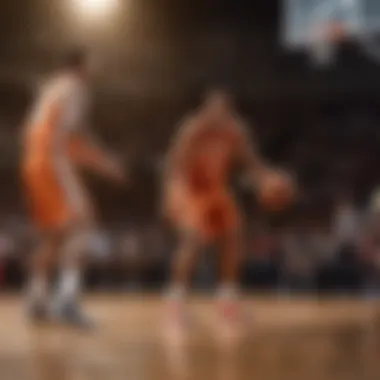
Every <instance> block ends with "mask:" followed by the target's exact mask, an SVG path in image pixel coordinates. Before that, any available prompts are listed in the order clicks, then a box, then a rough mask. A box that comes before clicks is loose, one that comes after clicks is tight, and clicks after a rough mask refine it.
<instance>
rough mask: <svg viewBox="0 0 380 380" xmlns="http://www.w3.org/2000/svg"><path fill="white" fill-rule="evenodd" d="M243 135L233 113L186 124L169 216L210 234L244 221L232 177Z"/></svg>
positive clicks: (171, 181)
mask: <svg viewBox="0 0 380 380" xmlns="http://www.w3.org/2000/svg"><path fill="white" fill-rule="evenodd" d="M186 129H187V130H186ZM241 139H242V133H241V129H240V128H239V127H237V122H236V120H235V119H233V118H232V117H231V120H225V119H224V120H220V119H215V120H213V119H207V118H205V117H202V116H199V117H198V118H197V119H194V120H192V121H191V122H190V123H189V125H188V127H185V130H184V131H183V137H182V138H181V137H179V141H178V142H177V145H176V146H175V147H174V153H173V155H172V157H171V160H172V162H171V168H170V169H169V176H168V187H167V193H166V196H167V205H168V213H169V217H170V218H171V220H172V221H173V222H174V223H175V224H176V225H177V226H179V227H180V228H181V229H186V230H194V231H196V232H197V233H200V234H201V235H202V237H203V238H205V239H207V240H211V239H215V238H217V237H220V236H221V235H222V234H224V233H227V232H229V231H232V230H234V229H236V228H238V227H239V225H240V219H241V218H240V213H239V210H238V207H237V204H236V202H235V200H234V197H233V195H232V194H231V191H230V189H229V177H230V174H231V166H232V164H234V162H235V160H236V158H237V157H238V154H239V152H238V150H239V147H240V146H241V145H240V143H241Z"/></svg>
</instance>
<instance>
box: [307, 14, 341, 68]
mask: <svg viewBox="0 0 380 380" xmlns="http://www.w3.org/2000/svg"><path fill="white" fill-rule="evenodd" d="M346 32H347V29H346V26H345V25H344V23H341V22H336V21H329V22H323V23H321V24H319V25H317V26H316V27H315V28H313V29H312V33H311V34H310V39H309V52H310V57H311V59H312V63H313V64H315V65H316V66H329V65H331V64H333V63H334V62H335V58H336V47H337V45H338V44H339V43H341V42H342V41H343V40H344V39H345V38H346V36H347V33H346Z"/></svg>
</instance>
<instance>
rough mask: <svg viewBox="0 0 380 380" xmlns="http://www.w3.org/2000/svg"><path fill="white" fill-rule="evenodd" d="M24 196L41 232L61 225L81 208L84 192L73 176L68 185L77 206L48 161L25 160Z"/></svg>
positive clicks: (68, 222) (68, 221) (63, 225)
mask: <svg viewBox="0 0 380 380" xmlns="http://www.w3.org/2000/svg"><path fill="white" fill-rule="evenodd" d="M23 180H24V186H25V189H26V198H27V202H28V206H29V210H30V213H31V217H32V220H33V221H34V222H35V224H36V226H37V228H38V229H40V230H42V231H49V230H56V229H59V228H63V227H65V226H67V225H69V224H70V223H71V222H73V221H74V220H75V218H76V215H77V214H78V213H79V212H80V211H81V210H83V204H84V203H83V200H84V193H83V188H82V186H81V184H80V182H79V180H78V179H77V178H75V177H73V176H72V178H70V179H68V180H69V181H71V183H70V184H69V186H70V187H71V189H72V191H73V192H76V195H74V197H76V203H77V204H76V205H75V200H74V199H73V196H72V195H70V194H69V189H68V187H67V186H65V184H64V181H63V178H62V176H61V177H60V175H59V174H58V173H57V171H56V169H55V167H54V165H53V164H52V162H51V160H50V161H49V160H46V159H45V160H38V161H36V160H34V162H32V161H29V162H26V163H25V165H24V168H23Z"/></svg>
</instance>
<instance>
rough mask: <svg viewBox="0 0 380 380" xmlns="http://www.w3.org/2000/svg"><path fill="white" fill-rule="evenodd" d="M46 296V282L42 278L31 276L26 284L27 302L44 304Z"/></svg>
mask: <svg viewBox="0 0 380 380" xmlns="http://www.w3.org/2000/svg"><path fill="white" fill-rule="evenodd" d="M47 296H48V281H47V280H46V278H45V277H44V276H40V275H38V276H32V277H31V279H30V282H29V284H28V289H27V297H28V302H29V303H30V304H32V305H34V304H44V303H45V302H46V301H47Z"/></svg>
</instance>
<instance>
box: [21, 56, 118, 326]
mask: <svg viewBox="0 0 380 380" xmlns="http://www.w3.org/2000/svg"><path fill="white" fill-rule="evenodd" d="M91 66H92V65H91V62H90V59H89V56H88V54H87V53H86V52H84V51H82V50H79V49H78V50H75V51H73V52H71V53H70V54H69V55H68V56H67V58H66V59H65V62H64V64H63V67H62V68H61V70H60V71H59V72H58V73H56V74H55V75H53V76H52V78H51V79H50V80H49V81H48V82H47V84H46V85H45V86H44V87H43V89H42V91H41V93H40V94H39V96H38V98H37V100H36V102H35V104H34V106H33V108H32V112H31V114H30V115H29V117H28V120H27V125H26V129H25V132H24V133H25V136H24V146H23V159H22V176H23V180H24V185H25V189H26V196H27V201H28V204H29V209H30V213H31V218H32V220H33V222H34V223H35V226H36V228H37V229H38V231H39V233H40V243H39V246H38V248H37V250H36V252H35V253H34V255H33V260H32V263H31V267H30V279H29V284H28V311H29V314H30V316H31V317H32V318H33V319H36V320H39V319H45V318H46V317H48V316H51V312H53V313H52V315H54V316H55V317H57V318H59V319H60V320H61V321H62V322H65V323H70V324H76V325H79V326H86V325H87V324H88V322H89V321H88V319H87V318H85V316H84V315H83V313H82V312H81V310H80V308H79V306H78V297H79V294H80V288H81V274H80V272H81V268H82V265H83V253H84V251H85V250H86V249H87V248H88V243H89V238H90V237H91V233H92V231H93V229H94V225H95V220H94V213H93V210H92V208H91V201H90V199H89V196H88V194H87V192H86V190H85V188H84V187H83V184H82V182H81V179H80V176H79V174H78V168H79V167H80V166H86V167H88V168H91V169H93V170H95V171H97V172H99V173H101V174H103V175H105V176H107V177H110V178H112V179H115V180H117V181H119V180H122V179H123V171H122V168H121V166H120V164H119V163H118V162H117V161H116V160H115V159H114V158H113V157H112V156H110V155H109V154H107V153H105V151H103V149H101V148H100V147H99V145H98V144H96V143H95V142H94V140H93V139H92V138H91V136H90V132H89V130H88V129H87V126H86V110H87V107H88V89H87V85H88V82H89V80H90V77H91V75H92V67H91ZM57 264H58V267H59V269H60V275H59V279H58V287H57V290H56V294H55V295H54V296H55V297H54V298H53V302H52V303H50V302H49V301H50V300H49V293H48V290H49V289H48V288H49V276H50V274H51V271H52V269H53V267H54V266H55V265H57Z"/></svg>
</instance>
